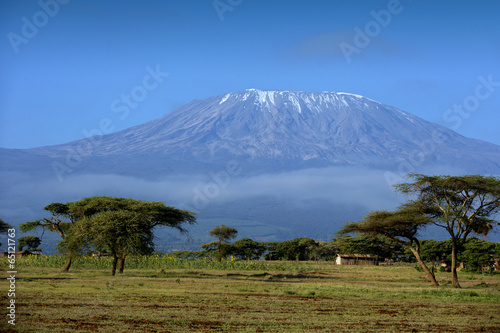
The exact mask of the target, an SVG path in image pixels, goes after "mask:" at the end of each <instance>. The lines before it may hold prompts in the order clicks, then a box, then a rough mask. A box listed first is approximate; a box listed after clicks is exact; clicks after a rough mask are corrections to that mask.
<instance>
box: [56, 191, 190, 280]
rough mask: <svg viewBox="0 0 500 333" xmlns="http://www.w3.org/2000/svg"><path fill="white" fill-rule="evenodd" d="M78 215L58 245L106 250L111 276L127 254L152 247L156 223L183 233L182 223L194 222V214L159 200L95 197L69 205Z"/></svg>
mask: <svg viewBox="0 0 500 333" xmlns="http://www.w3.org/2000/svg"><path fill="white" fill-rule="evenodd" d="M71 209H72V211H73V213H74V214H75V215H77V216H81V218H80V219H78V220H77V221H76V222H75V223H73V225H72V226H71V228H70V229H69V233H68V236H67V237H66V238H65V240H64V242H63V243H62V244H61V247H60V248H62V249H63V250H66V251H68V252H75V251H78V252H82V251H84V250H85V249H92V248H94V249H96V250H99V251H101V250H102V251H108V252H110V253H111V254H112V255H113V268H112V275H114V274H115V272H116V265H117V263H119V267H118V272H119V273H123V270H124V267H125V258H126V256H127V255H128V254H132V253H136V254H147V253H151V252H152V251H153V250H154V243H153V238H154V236H153V229H154V228H156V227H158V226H167V227H172V228H176V229H178V230H179V231H181V232H186V230H185V229H184V228H183V224H184V223H188V224H192V223H195V222H196V217H195V213H193V212H189V211H186V210H181V209H176V208H174V207H170V206H165V205H164V204H163V203H162V202H157V201H142V200H135V199H124V198H115V197H105V196H96V197H90V198H85V199H82V200H80V201H77V202H74V203H72V204H71Z"/></svg>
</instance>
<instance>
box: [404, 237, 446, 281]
mask: <svg viewBox="0 0 500 333" xmlns="http://www.w3.org/2000/svg"><path fill="white" fill-rule="evenodd" d="M409 249H410V250H411V252H412V253H413V255H414V256H415V258H416V259H417V261H418V263H419V264H420V266H421V267H422V269H423V270H424V272H425V275H427V277H428V278H429V280H431V283H432V285H433V286H439V283H438V282H437V281H436V277H435V276H434V273H431V272H430V271H429V269H428V268H427V265H426V264H425V262H424V261H423V260H422V258H420V253H418V251H417V250H415V249H414V248H413V247H411V246H409Z"/></svg>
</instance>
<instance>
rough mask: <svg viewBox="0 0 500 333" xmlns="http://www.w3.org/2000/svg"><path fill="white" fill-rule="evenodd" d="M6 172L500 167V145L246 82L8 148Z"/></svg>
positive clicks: (329, 97) (361, 105)
mask: <svg viewBox="0 0 500 333" xmlns="http://www.w3.org/2000/svg"><path fill="white" fill-rule="evenodd" d="M0 154H1V155H3V163H2V169H4V170H5V169H7V170H8V169H11V170H12V169H15V170H19V165H20V164H22V165H24V167H25V168H27V169H30V166H32V167H33V166H35V165H36V168H37V169H38V170H41V169H45V170H46V172H48V173H54V172H53V171H54V169H57V168H59V172H60V173H61V172H62V173H67V174H69V173H72V174H78V173H85V172H93V173H116V174H126V175H140V176H148V177H155V176H161V175H162V174H165V173H167V174H171V173H176V172H199V171H204V170H207V169H209V170H210V169H213V168H216V167H218V165H222V164H223V163H226V162H227V161H228V160H232V159H235V160H237V161H239V162H242V163H245V165H246V166H247V168H246V170H250V171H251V172H252V173H259V172H271V171H280V170H293V169H300V168H305V167H323V166H332V165H341V166H350V165H362V166H368V167H373V168H379V169H387V170H395V169H397V168H398V167H400V166H401V164H402V163H403V164H404V163H412V164H413V165H414V166H415V167H416V168H415V170H418V167H421V166H429V165H440V166H446V165H449V166H453V167H455V168H460V169H461V170H463V171H464V172H469V173H495V172H497V171H499V170H500V147H499V146H496V145H493V144H490V143H486V142H483V141H479V140H474V139H469V138H465V137H463V136H461V135H459V134H457V133H455V132H453V131H451V130H449V129H446V128H444V127H442V126H439V125H437V124H433V123H430V122H428V121H425V120H423V119H421V118H418V117H416V116H414V115H412V114H409V113H407V112H404V111H401V110H399V109H397V108H395V107H392V106H388V105H384V104H382V103H379V102H376V101H373V100H371V99H369V98H366V97H363V96H359V95H354V94H348V93H333V92H321V93H316V92H303V91H263V90H256V89H248V90H245V91H240V92H234V93H227V94H223V95H219V96H215V97H210V98H207V99H203V100H195V101H192V102H191V103H188V104H186V105H185V106H182V107H180V108H178V109H177V110H175V111H173V112H171V113H168V114H167V115H165V116H163V117H162V118H159V119H157V120H154V121H151V122H148V123H145V124H142V125H139V126H135V127H132V128H129V129H126V130H123V131H121V132H117V133H113V134H109V135H105V136H98V137H93V138H86V139H83V140H80V141H75V142H72V143H69V144H64V145H58V146H49V147H41V148H36V149H28V150H22V151H21V150H18V151H16V150H2V151H1V152H0Z"/></svg>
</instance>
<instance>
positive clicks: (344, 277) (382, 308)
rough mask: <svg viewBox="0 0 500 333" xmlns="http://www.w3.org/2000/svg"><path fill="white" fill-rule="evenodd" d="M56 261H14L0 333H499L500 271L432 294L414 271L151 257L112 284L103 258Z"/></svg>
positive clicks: (464, 276) (135, 261) (444, 283)
mask: <svg viewBox="0 0 500 333" xmlns="http://www.w3.org/2000/svg"><path fill="white" fill-rule="evenodd" d="M64 262H65V259H64V258H61V257H44V256H40V257H25V258H22V259H18V260H17V262H16V269H17V272H18V273H17V274H16V297H15V300H16V320H15V323H16V325H15V326H11V325H9V324H8V323H7V320H8V317H6V316H5V314H4V315H3V316H2V317H3V319H2V322H1V324H0V327H1V328H3V329H4V331H5V332H8V331H7V330H8V329H9V328H10V329H12V332H37V333H38V332H50V333H52V332H70V331H76V332H191V331H199V332H211V331H214V332H499V331H500V329H499V327H500V274H493V275H490V274H471V273H459V279H460V281H461V284H462V287H463V288H462V289H454V288H452V287H451V286H450V284H449V281H450V279H451V276H450V273H445V272H438V273H437V279H438V281H439V283H440V284H441V286H440V287H432V286H431V285H430V283H429V282H428V281H426V279H425V277H424V275H423V273H421V272H418V271H417V270H416V269H415V268H414V266H413V265H393V266H336V265H334V264H333V263H332V262H282V261H280V262H266V261H250V262H247V261H236V260H234V259H229V260H226V261H223V262H222V263H217V262H215V261H211V260H208V259H203V260H180V259H175V258H173V257H170V256H168V255H167V256H161V255H159V256H150V257H136V258H128V259H127V263H126V268H125V272H124V273H123V274H118V275H117V276H115V277H112V276H110V269H111V267H110V265H111V264H110V259H109V258H89V257H82V258H79V259H78V260H76V261H75V262H74V265H73V266H72V268H71V270H70V272H68V273H62V272H60V268H61V267H62V266H63V265H64ZM0 264H1V265H2V266H1V267H2V270H3V275H4V276H5V275H6V271H7V265H6V262H5V261H1V262H0ZM4 290H6V289H5V288H4ZM1 296H2V304H3V305H2V308H3V309H4V310H3V311H4V313H5V309H6V307H5V304H7V301H8V298H7V292H6V291H5V292H4V294H3V295H1ZM0 331H1V330H0Z"/></svg>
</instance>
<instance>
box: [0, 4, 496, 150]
mask: <svg viewBox="0 0 500 333" xmlns="http://www.w3.org/2000/svg"><path fill="white" fill-rule="evenodd" d="M499 16H500V2H498V1H480V2H472V1H439V2H437V1H430V0H429V1H424V0H420V1H417V0H413V1H409V0H400V1H395V0H391V1H347V0H345V1H340V0H330V1H321V0H316V1H314V0H313V1H284V0H276V1H269V0H267V1H266V0H252V1H251V0H216V1H213V0H183V1H178V0H175V1H151V0H150V1H123V0H122V1H92V0H89V1H83V0H41V1H2V2H1V3H0V32H1V35H2V36H3V37H2V39H1V42H0V57H1V59H2V61H1V62H0V73H1V79H0V147H2V148H32V147H38V146H43V145H53V144H59V143H66V142H69V141H73V140H78V139H82V138H84V137H85V135H84V132H85V131H92V130H93V129H99V127H100V126H102V124H103V123H102V121H103V119H107V120H109V121H110V122H109V121H108V123H106V124H108V125H109V124H111V126H110V127H111V128H112V129H113V131H118V130H122V129H125V128H128V127H131V126H134V125H138V124H141V123H144V122H147V121H150V120H153V119H156V118H159V117H161V116H162V115H164V114H166V113H168V112H170V111H172V110H174V109H175V108H177V107H179V106H181V105H183V104H185V103H187V102H190V101H191V100H193V99H202V98H206V97H209V96H213V95H219V94H223V93H226V92H230V91H239V90H244V89H247V88H258V89H269V90H306V91H334V92H341V91H343V92H350V93H355V94H360V95H364V96H366V97H369V98H371V99H374V100H378V101H380V102H383V103H386V104H389V105H393V106H395V107H398V108H400V109H402V110H404V111H407V112H410V113H413V114H415V115H417V116H419V117H422V118H424V119H426V120H430V121H433V122H437V123H439V124H442V125H445V126H447V127H449V128H452V129H455V130H456V131H457V132H459V133H460V134H463V135H465V136H467V137H474V138H478V139H482V140H486V141H490V142H493V143H496V144H500V135H499V130H498V125H499V124H500V20H499V19H498V17H499ZM151 72H156V73H157V74H156V76H157V80H154V77H151V74H150V73H151ZM167 72H168V75H167V74H166V73H167ZM148 75H149V76H148ZM158 75H159V76H158ZM146 88H147V89H146ZM132 94H135V95H134V96H136V99H135V100H133V101H132V103H134V104H133V105H134V107H133V108H130V112H129V113H128V114H124V113H120V112H115V111H117V108H118V106H119V105H123V104H120V103H124V102H123V100H122V98H123V96H126V95H132Z"/></svg>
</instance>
